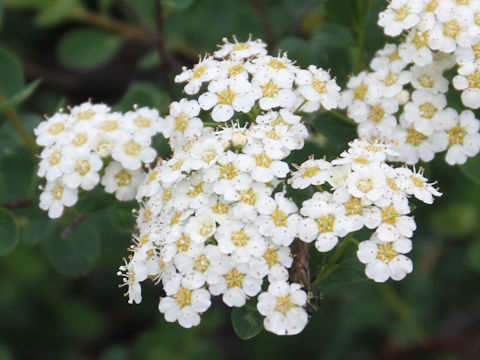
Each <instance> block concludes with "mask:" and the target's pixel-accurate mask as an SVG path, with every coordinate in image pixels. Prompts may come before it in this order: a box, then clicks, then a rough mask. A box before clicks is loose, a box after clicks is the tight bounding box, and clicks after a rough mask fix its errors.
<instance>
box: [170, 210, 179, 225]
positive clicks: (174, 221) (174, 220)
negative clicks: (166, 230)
mask: <svg viewBox="0 0 480 360" xmlns="http://www.w3.org/2000/svg"><path fill="white" fill-rule="evenodd" d="M181 217H182V213H180V212H178V213H176V214H173V215H172V217H171V218H170V226H172V225H175V224H177V223H178V222H179V221H180V218H181Z"/></svg>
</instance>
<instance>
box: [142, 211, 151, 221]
mask: <svg viewBox="0 0 480 360" xmlns="http://www.w3.org/2000/svg"><path fill="white" fill-rule="evenodd" d="M150 220H152V211H151V210H150V209H145V211H144V212H143V223H144V224H146V223H149V222H150Z"/></svg>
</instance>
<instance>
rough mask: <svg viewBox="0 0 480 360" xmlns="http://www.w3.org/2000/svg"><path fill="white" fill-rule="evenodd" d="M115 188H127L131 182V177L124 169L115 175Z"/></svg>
mask: <svg viewBox="0 0 480 360" xmlns="http://www.w3.org/2000/svg"><path fill="white" fill-rule="evenodd" d="M115 181H116V183H117V186H128V185H130V183H131V182H132V175H131V174H130V173H129V172H128V171H127V170H125V169H123V170H120V171H119V172H118V173H116V174H115Z"/></svg>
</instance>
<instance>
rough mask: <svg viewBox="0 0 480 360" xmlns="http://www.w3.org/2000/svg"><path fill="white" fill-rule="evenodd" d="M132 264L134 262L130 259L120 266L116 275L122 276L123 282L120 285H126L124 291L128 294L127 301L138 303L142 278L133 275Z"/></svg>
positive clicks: (140, 299)
mask: <svg viewBox="0 0 480 360" xmlns="http://www.w3.org/2000/svg"><path fill="white" fill-rule="evenodd" d="M134 265H135V263H134V262H132V261H130V262H129V263H128V264H126V265H122V266H120V268H119V272H118V273H117V275H118V276H122V278H123V284H122V285H120V286H128V290H127V293H126V295H128V303H129V304H132V303H135V304H140V303H141V302H142V287H141V285H140V281H142V280H144V279H143V278H138V277H137V276H136V275H135V269H134Z"/></svg>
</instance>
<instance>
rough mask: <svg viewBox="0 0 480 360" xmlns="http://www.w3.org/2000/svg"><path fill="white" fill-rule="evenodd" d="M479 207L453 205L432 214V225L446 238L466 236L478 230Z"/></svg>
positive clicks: (460, 204)
mask: <svg viewBox="0 0 480 360" xmlns="http://www.w3.org/2000/svg"><path fill="white" fill-rule="evenodd" d="M478 216H479V214H478V207H475V206H473V205H471V204H463V203H458V204H451V205H450V206H448V207H444V208H441V209H437V210H436V211H435V212H434V213H432V218H431V219H432V225H433V228H434V229H436V231H438V232H439V233H440V234H442V235H444V236H451V237H458V236H466V235H469V234H471V233H473V232H474V231H475V229H477V228H478Z"/></svg>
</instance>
